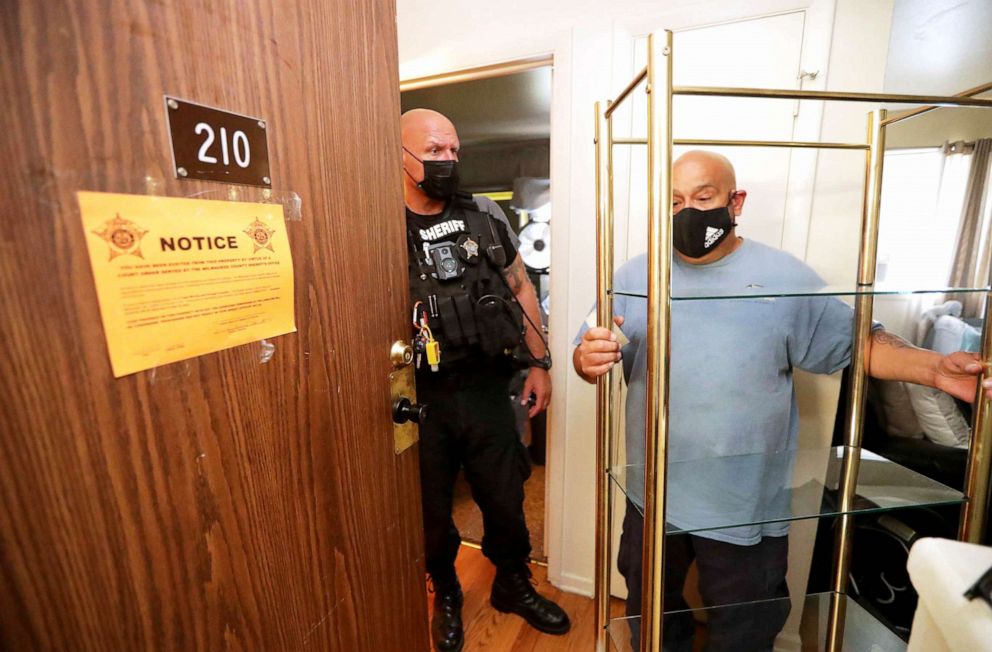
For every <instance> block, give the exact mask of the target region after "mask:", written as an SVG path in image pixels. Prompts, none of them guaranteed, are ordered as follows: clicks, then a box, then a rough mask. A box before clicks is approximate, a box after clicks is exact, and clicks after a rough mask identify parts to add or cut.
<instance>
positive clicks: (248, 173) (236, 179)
mask: <svg viewBox="0 0 992 652" xmlns="http://www.w3.org/2000/svg"><path fill="white" fill-rule="evenodd" d="M165 113H166V115H167V116H168V120H169V138H170V140H171V141H172V163H173V168H174V169H175V173H176V177H177V178H179V179H201V180H207V181H222V182H224V183H238V184H243V185H250V186H262V187H264V188H270V187H272V177H271V174H270V173H269V146H268V142H267V140H266V128H265V126H266V125H265V120H262V119H261V118H253V117H251V116H246V115H241V114H238V113H231V112H230V111H223V110H221V109H215V108H213V107H209V106H204V105H202V104H194V103H193V102H187V101H186V100H181V99H179V98H177V97H170V96H168V95H166V96H165Z"/></svg>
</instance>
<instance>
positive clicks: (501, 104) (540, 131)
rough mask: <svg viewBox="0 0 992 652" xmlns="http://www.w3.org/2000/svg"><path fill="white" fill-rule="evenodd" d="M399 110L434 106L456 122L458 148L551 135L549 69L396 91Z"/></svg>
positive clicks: (536, 138)
mask: <svg viewBox="0 0 992 652" xmlns="http://www.w3.org/2000/svg"><path fill="white" fill-rule="evenodd" d="M400 102H401V106H402V108H403V111H408V110H410V109H416V108H427V109H434V110H435V111H438V112H440V113H443V114H444V115H446V116H448V118H449V119H450V120H451V121H452V122H453V123H454V124H455V128H456V129H457V130H458V138H459V140H460V141H461V144H462V146H463V147H464V146H466V145H478V144H482V143H499V142H519V141H526V140H538V139H547V138H550V136H551V67H550V66H548V67H544V68H536V69H534V70H527V71H525V72H520V73H515V74H513V75H506V76H503V77H493V78H491V79H480V80H477V81H468V82H461V83H457V84H448V85H445V86H435V87H433V88H423V89H419V90H413V91H406V92H404V93H401V94H400Z"/></svg>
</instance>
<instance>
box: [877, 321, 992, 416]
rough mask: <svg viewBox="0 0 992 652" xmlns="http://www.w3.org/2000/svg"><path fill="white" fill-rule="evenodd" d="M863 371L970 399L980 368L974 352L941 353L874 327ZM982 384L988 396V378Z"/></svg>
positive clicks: (991, 394) (991, 391) (991, 393)
mask: <svg viewBox="0 0 992 652" xmlns="http://www.w3.org/2000/svg"><path fill="white" fill-rule="evenodd" d="M865 371H866V372H867V373H868V375H869V376H871V377H873V378H880V379H882V380H902V381H906V382H910V383H916V384H917V385H926V386H929V387H936V388H937V389H939V390H942V391H944V392H947V393H948V394H950V395H952V396H954V397H956V398H959V399H961V400H962V401H968V402H969V403H970V402H971V401H973V400H975V390H976V383H977V379H976V376H978V375H979V374H980V373H981V371H982V363H981V357H980V356H979V355H978V354H977V353H966V352H964V351H958V352H956V353H950V354H948V355H942V354H940V353H937V352H935V351H928V350H926V349H921V348H918V347H915V346H913V345H912V344H910V343H909V342H907V341H906V340H904V339H902V338H901V337H899V336H898V335H893V334H892V333H888V332H886V331H885V330H884V329H877V330H875V331H872V334H871V338H870V339H869V340H868V355H867V356H866V357H865ZM984 386H985V393H986V395H987V396H988V397H989V398H992V381H990V380H986V381H985V384H984Z"/></svg>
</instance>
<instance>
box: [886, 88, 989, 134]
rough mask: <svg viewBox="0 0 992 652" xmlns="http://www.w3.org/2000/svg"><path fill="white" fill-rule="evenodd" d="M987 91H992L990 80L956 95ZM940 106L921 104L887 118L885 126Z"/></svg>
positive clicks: (977, 93) (970, 94) (963, 95)
mask: <svg viewBox="0 0 992 652" xmlns="http://www.w3.org/2000/svg"><path fill="white" fill-rule="evenodd" d="M987 91H992V82H989V83H987V84H982V85H981V86H975V87H974V88H969V89H968V90H966V91H961V92H960V93H956V94H955V96H956V97H971V96H972V95H981V94H982V93H985V92H987ZM938 108H940V107H937V106H920V107H917V108H915V109H911V110H909V111H906V112H905V113H900V114H899V115H894V116H892V117H891V118H888V119H886V121H885V126H889V125H890V124H894V123H896V122H899V121H900V120H905V119H906V118H914V117H916V116H918V115H922V114H924V113H929V112H930V111H933V110H934V109H938Z"/></svg>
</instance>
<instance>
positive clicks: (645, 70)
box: [606, 66, 649, 118]
mask: <svg viewBox="0 0 992 652" xmlns="http://www.w3.org/2000/svg"><path fill="white" fill-rule="evenodd" d="M648 67H649V66H645V67H644V68H641V71H640V72H639V73H637V76H636V77H634V79H633V80H631V82H630V83H629V84H627V86H626V88H624V89H623V90H622V91H620V94H619V95H617V96H616V98H615V99H614V100H613V101H612V102H611V103H610V106H608V107H606V117H607V118H609V117H610V116H612V115H613V112H614V111H616V110H617V107H618V106H620V104H621V103H622V102H623V101H624V100H625V99H627V96H628V95H630V94H631V93H632V92H634V89H635V88H637V85H638V84H640V83H641V82H642V81H644V80H645V79H647V76H648Z"/></svg>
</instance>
